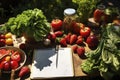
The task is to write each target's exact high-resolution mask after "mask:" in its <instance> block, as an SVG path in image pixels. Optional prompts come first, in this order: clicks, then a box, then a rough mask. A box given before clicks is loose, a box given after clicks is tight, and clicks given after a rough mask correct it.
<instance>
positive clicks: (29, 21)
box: [4, 8, 50, 41]
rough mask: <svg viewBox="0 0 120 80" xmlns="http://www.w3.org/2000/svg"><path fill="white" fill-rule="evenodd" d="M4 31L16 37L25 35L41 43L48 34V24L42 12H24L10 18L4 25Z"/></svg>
mask: <svg viewBox="0 0 120 80" xmlns="http://www.w3.org/2000/svg"><path fill="white" fill-rule="evenodd" d="M4 29H6V30H7V31H8V32H11V33H13V34H15V35H16V36H22V35H23V34H26V35H27V36H29V37H33V38H34V39H35V40H36V41H42V40H43V38H44V37H45V36H46V35H47V34H48V33H49V32H50V24H49V23H48V22H47V19H46V17H45V16H44V14H43V12H42V10H39V9H37V8H35V9H34V10H26V11H23V12H22V13H21V14H18V15H17V16H16V17H12V18H10V19H9V20H8V22H6V23H5V26H4Z"/></svg>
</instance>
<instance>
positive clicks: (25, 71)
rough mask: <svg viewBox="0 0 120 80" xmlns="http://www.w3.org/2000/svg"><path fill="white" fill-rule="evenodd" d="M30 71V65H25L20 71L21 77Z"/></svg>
mask: <svg viewBox="0 0 120 80" xmlns="http://www.w3.org/2000/svg"><path fill="white" fill-rule="evenodd" d="M29 72H30V68H29V67H28V66H23V67H22V68H21V70H20V72H19V77H23V76H25V75H27V74H28V73H29Z"/></svg>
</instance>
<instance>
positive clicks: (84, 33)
mask: <svg viewBox="0 0 120 80" xmlns="http://www.w3.org/2000/svg"><path fill="white" fill-rule="evenodd" d="M90 33H91V29H90V28H89V27H84V28H82V29H80V35H81V36H82V37H84V38H87V37H88V36H89V35H90Z"/></svg>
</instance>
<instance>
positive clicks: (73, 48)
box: [71, 45, 78, 53]
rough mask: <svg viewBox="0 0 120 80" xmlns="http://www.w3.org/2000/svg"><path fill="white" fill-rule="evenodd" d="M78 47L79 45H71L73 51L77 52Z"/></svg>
mask: <svg viewBox="0 0 120 80" xmlns="http://www.w3.org/2000/svg"><path fill="white" fill-rule="evenodd" d="M77 48H78V46H77V45H73V46H71V49H72V51H73V52H74V53H76V52H77Z"/></svg>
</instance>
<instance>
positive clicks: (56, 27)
mask: <svg viewBox="0 0 120 80" xmlns="http://www.w3.org/2000/svg"><path fill="white" fill-rule="evenodd" d="M51 26H52V29H53V31H57V30H61V27H62V20H60V19H53V20H52V21H51Z"/></svg>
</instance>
